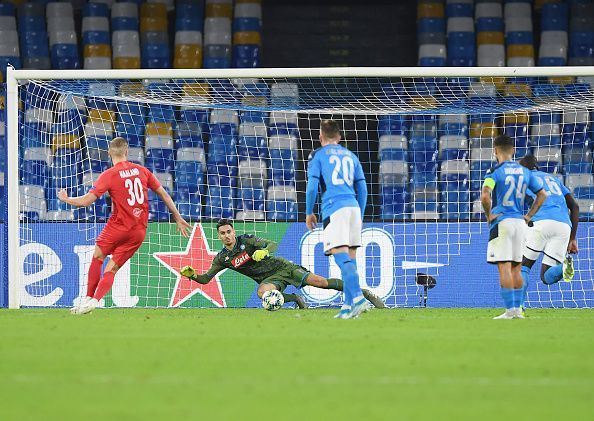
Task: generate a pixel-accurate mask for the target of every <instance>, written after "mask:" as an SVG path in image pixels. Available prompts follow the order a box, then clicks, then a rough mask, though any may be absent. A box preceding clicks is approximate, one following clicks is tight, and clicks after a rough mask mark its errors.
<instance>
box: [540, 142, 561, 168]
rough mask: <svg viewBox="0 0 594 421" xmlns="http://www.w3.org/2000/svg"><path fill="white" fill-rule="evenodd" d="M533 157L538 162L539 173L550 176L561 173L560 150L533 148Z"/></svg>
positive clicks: (554, 148)
mask: <svg viewBox="0 0 594 421" xmlns="http://www.w3.org/2000/svg"><path fill="white" fill-rule="evenodd" d="M534 156H535V157H536V160H537V161H538V167H539V169H540V170H541V171H544V172H548V173H551V174H557V173H560V172H561V148H558V147H557V148H556V147H541V148H535V150H534Z"/></svg>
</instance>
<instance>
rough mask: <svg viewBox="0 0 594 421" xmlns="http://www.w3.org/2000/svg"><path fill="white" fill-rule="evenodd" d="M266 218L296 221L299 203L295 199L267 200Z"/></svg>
mask: <svg viewBox="0 0 594 421" xmlns="http://www.w3.org/2000/svg"><path fill="white" fill-rule="evenodd" d="M266 214H267V217H266V219H268V220H273V221H296V220H297V203H296V202H294V201H280V200H267V201H266Z"/></svg>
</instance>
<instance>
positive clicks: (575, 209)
mask: <svg viewBox="0 0 594 421" xmlns="http://www.w3.org/2000/svg"><path fill="white" fill-rule="evenodd" d="M565 203H566V204H567V209H569V219H571V233H570V234H569V245H568V246H567V251H568V252H569V253H577V252H578V246H577V240H576V239H575V236H576V234H577V227H578V223H579V222H580V206H579V205H578V204H577V202H576V201H575V199H574V198H573V195H572V194H571V193H569V192H568V193H567V194H566V195H565Z"/></svg>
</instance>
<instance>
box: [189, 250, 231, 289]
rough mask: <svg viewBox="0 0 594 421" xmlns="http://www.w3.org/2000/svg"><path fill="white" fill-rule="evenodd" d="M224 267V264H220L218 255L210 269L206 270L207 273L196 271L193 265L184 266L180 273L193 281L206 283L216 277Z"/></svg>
mask: <svg viewBox="0 0 594 421" xmlns="http://www.w3.org/2000/svg"><path fill="white" fill-rule="evenodd" d="M223 269H224V267H223V265H221V264H220V262H219V260H218V256H217V257H215V258H214V260H213V261H212V264H211V266H210V269H208V270H207V271H206V273H204V274H202V275H198V274H197V273H196V272H195V271H194V268H193V267H192V266H184V267H183V268H182V269H181V270H180V273H181V274H182V276H185V277H186V278H189V279H191V280H192V281H195V282H198V283H199V284H202V285H206V284H208V283H209V282H210V281H211V280H212V278H214V277H215V276H216V274H217V273H219V272H220V271H222V270H223Z"/></svg>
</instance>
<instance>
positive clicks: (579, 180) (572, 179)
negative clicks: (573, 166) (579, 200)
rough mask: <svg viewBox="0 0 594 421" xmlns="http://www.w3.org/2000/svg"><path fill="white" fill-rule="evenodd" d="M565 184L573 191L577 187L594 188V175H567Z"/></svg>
mask: <svg viewBox="0 0 594 421" xmlns="http://www.w3.org/2000/svg"><path fill="white" fill-rule="evenodd" d="M564 184H565V186H566V187H567V188H568V189H569V190H571V191H573V190H574V189H575V188H576V187H594V176H593V175H592V174H566V175H565V183H564Z"/></svg>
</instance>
